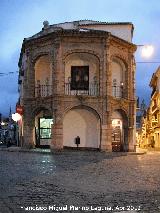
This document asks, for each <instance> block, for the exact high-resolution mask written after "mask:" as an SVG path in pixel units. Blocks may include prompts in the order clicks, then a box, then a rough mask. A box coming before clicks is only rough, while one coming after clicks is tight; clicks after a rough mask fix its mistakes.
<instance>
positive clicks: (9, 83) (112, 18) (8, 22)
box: [0, 0, 160, 115]
mask: <svg viewBox="0 0 160 213" xmlns="http://www.w3.org/2000/svg"><path fill="white" fill-rule="evenodd" d="M81 19H91V20H97V21H107V22H132V23H133V24H134V27H135V30H134V38H133V42H134V43H135V44H152V45H154V47H155V52H154V55H153V56H152V58H150V59H148V60H146V59H144V58H142V56H141V55H140V48H139V50H137V53H136V61H158V62H160V27H159V26H160V1H159V0H152V1H150V0H140V1H135V0H121V1H120V0H112V1H111V0H110V1H109V0H80V1H78V0H77V1H75V0H58V1H57V0H45V1H44V0H27V1H24V0H0V50H1V51H0V73H1V72H3V73H5V74H6V75H0V112H1V113H2V114H4V115H8V113H9V108H10V106H11V107H12V111H13V112H14V111H15V104H16V101H17V99H18V92H17V77H18V73H17V71H18V66H17V64H18V59H19V54H20V49H21V45H22V41H23V38H25V37H29V36H31V35H33V34H35V33H37V32H39V31H40V30H41V28H42V23H43V21H44V20H48V21H49V23H50V24H54V23H61V22H65V21H74V20H81ZM159 64H160V63H157V64H154V63H152V64H146V63H144V64H138V63H137V71H136V80H137V81H136V88H137V95H138V96H140V98H141V99H142V98H145V100H146V102H147V103H149V98H150V88H149V81H150V78H151V76H152V73H153V72H154V71H155V70H156V69H157V68H158V66H159ZM9 72H14V73H12V74H8V73H9Z"/></svg>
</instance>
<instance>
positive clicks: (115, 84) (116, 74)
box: [112, 58, 125, 98]
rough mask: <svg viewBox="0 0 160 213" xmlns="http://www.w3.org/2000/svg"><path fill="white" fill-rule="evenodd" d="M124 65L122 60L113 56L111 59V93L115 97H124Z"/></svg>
mask: <svg viewBox="0 0 160 213" xmlns="http://www.w3.org/2000/svg"><path fill="white" fill-rule="evenodd" d="M124 87H125V65H124V63H123V61H122V60H120V59H118V58H114V59H113V61H112V95H113V96H114V97H116V98H122V97H124Z"/></svg>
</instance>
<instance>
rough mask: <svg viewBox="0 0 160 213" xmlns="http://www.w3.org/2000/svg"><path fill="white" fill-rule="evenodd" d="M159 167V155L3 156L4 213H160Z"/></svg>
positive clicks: (0, 188)
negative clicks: (60, 208)
mask: <svg viewBox="0 0 160 213" xmlns="http://www.w3.org/2000/svg"><path fill="white" fill-rule="evenodd" d="M159 165H160V152H148V153H147V154H143V155H131V154H127V153H100V152H95V151H64V152H62V153H59V154H54V155H51V154H47V153H46V154H44V153H43V154H42V153H23V152H7V151H0V213H8V212H15V213H18V212H36V211H35V210H34V209H35V208H37V210H39V211H38V212H57V211H58V208H59V207H64V209H63V211H60V210H59V211H58V212H148V213H150V212H160V182H159V180H160V178H159V174H160V167H159ZM40 207H41V209H40ZM100 207H101V211H100ZM102 207H103V208H102ZM38 208H39V209H38ZM65 208H66V209H65ZM98 208H99V209H98ZM89 210H90V211H89ZM131 210H133V211H131Z"/></svg>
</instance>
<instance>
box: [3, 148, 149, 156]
mask: <svg viewBox="0 0 160 213" xmlns="http://www.w3.org/2000/svg"><path fill="white" fill-rule="evenodd" d="M0 151H4V152H28V153H40V154H62V153H66V150H65V152H64V151H63V150H62V151H51V150H50V149H24V148H20V147H8V148H7V147H0ZM72 151H73V150H72ZM75 152H76V151H75ZM100 153H101V152H100ZM102 153H108V154H115V153H119V154H122V155H123V154H126V155H144V154H146V153H147V151H141V152H102Z"/></svg>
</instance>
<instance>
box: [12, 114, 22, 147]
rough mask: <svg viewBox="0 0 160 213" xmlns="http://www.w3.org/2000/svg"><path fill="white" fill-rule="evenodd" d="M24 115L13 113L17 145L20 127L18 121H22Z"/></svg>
mask: <svg viewBox="0 0 160 213" xmlns="http://www.w3.org/2000/svg"><path fill="white" fill-rule="evenodd" d="M21 118H22V116H21V115H20V114H19V113H14V114H12V119H13V120H14V121H15V122H16V142H17V146H18V145H19V128H18V121H20V120H21Z"/></svg>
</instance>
